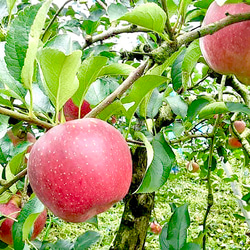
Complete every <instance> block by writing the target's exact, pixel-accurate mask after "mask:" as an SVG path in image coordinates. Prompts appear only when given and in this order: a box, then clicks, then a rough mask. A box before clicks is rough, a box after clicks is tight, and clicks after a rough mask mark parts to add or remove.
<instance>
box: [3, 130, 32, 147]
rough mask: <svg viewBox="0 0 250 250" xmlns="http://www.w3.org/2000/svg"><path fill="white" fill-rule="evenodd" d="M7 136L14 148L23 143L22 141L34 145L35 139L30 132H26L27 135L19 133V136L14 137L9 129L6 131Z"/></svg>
mask: <svg viewBox="0 0 250 250" xmlns="http://www.w3.org/2000/svg"><path fill="white" fill-rule="evenodd" d="M7 135H8V136H9V138H10V140H11V141H12V143H13V145H14V147H16V146H17V145H18V144H19V143H21V142H23V141H28V142H30V143H35V142H36V138H35V136H34V135H33V134H31V133H30V132H28V133H27V134H25V133H20V136H19V137H18V136H16V135H14V133H13V131H12V129H9V130H8V131H7ZM31 147H32V145H31V146H29V148H30V149H28V150H29V151H30V150H31Z"/></svg>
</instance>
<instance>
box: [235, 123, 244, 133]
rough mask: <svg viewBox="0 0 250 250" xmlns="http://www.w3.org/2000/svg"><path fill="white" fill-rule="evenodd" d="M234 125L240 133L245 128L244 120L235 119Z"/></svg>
mask: <svg viewBox="0 0 250 250" xmlns="http://www.w3.org/2000/svg"><path fill="white" fill-rule="evenodd" d="M234 127H235V129H236V130H237V131H238V133H240V134H241V133H242V132H243V131H244V130H245V128H246V123H245V122H244V121H235V122H234Z"/></svg>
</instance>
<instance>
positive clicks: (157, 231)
mask: <svg viewBox="0 0 250 250" xmlns="http://www.w3.org/2000/svg"><path fill="white" fill-rule="evenodd" d="M150 230H151V232H152V233H154V234H160V233H161V230H162V227H161V225H160V224H158V223H157V222H151V223H150Z"/></svg>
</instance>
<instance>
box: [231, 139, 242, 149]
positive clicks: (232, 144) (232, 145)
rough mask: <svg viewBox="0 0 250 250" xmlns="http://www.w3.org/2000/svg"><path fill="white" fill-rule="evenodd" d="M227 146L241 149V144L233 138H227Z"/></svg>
mask: <svg viewBox="0 0 250 250" xmlns="http://www.w3.org/2000/svg"><path fill="white" fill-rule="evenodd" d="M228 145H229V146H230V147H231V148H241V147H242V144H241V142H240V141H239V140H238V139H237V138H235V137H230V138H228Z"/></svg>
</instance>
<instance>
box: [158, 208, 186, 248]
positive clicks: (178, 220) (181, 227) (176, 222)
mask: <svg viewBox="0 0 250 250" xmlns="http://www.w3.org/2000/svg"><path fill="white" fill-rule="evenodd" d="M189 226H190V217H189V213H188V205H187V204H184V205H183V206H181V207H177V208H176V209H175V211H174V213H173V214H172V216H171V218H170V220H169V223H168V224H167V226H164V227H163V230H162V233H161V235H160V245H161V249H162V250H163V249H164V250H167V249H174V250H181V249H182V248H183V247H184V245H185V243H186V239H187V229H188V228H189Z"/></svg>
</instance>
